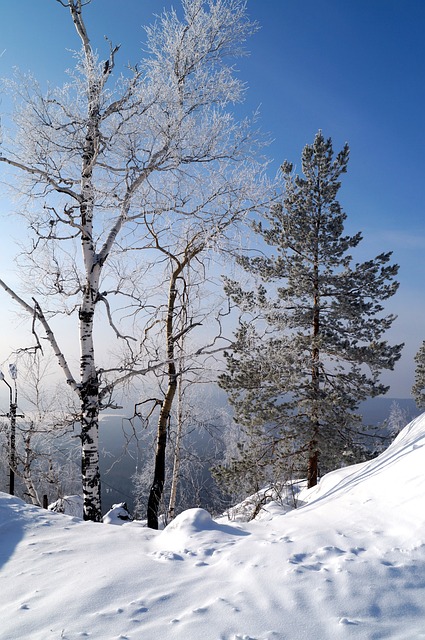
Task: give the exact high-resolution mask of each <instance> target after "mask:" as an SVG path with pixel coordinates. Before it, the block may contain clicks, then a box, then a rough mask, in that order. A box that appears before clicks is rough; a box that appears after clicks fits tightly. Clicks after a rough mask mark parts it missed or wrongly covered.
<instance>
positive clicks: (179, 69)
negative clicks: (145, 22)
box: [0, 0, 261, 521]
mask: <svg viewBox="0 0 425 640" xmlns="http://www.w3.org/2000/svg"><path fill="white" fill-rule="evenodd" d="M57 2H58V3H59V4H60V5H62V6H63V7H65V8H67V9H68V10H69V12H70V15H71V18H72V21H73V24H74V26H75V29H76V31H77V34H78V36H79V38H80V41H81V45H82V46H81V50H80V51H79V52H78V53H76V54H75V58H76V66H75V69H74V71H72V72H70V73H69V78H68V80H67V82H66V83H65V84H64V85H63V86H62V87H58V88H49V89H48V90H47V91H43V90H42V88H41V87H40V85H39V84H38V83H37V82H36V80H35V79H34V78H33V77H32V76H31V75H24V76H20V77H18V78H16V79H15V80H11V81H8V82H6V83H5V88H6V89H8V90H9V91H10V92H11V93H12V95H13V96H14V98H15V101H16V108H15V113H14V121H15V122H14V126H13V128H12V130H11V131H12V133H11V135H9V137H8V136H7V132H6V131H4V132H3V143H2V147H1V150H0V151H1V155H0V162H1V163H3V164H4V165H8V166H9V167H11V168H12V169H13V170H15V173H16V174H17V175H18V176H19V178H20V182H19V189H20V191H21V193H22V194H23V196H25V198H26V206H24V203H23V204H22V214H23V215H24V216H25V217H26V219H27V220H28V223H29V227H30V229H31V232H32V237H31V242H30V247H29V248H28V250H27V251H26V254H25V255H23V256H21V271H22V273H23V275H24V277H25V285H26V289H27V292H28V291H29V292H30V293H29V295H30V297H28V298H27V297H26V295H25V293H23V294H21V293H19V292H17V291H15V290H13V289H12V288H11V287H9V286H8V284H7V283H6V282H4V281H3V280H0V285H1V286H2V288H3V289H4V290H5V291H6V292H7V293H8V294H9V295H10V296H11V297H12V298H13V299H14V301H15V302H17V303H18V305H20V306H21V307H22V308H23V309H24V310H25V311H26V312H27V313H28V314H29V315H30V316H31V317H32V321H33V329H34V336H35V340H36V342H37V345H38V346H41V337H42V336H43V335H44V337H45V338H46V339H47V341H48V342H49V343H50V345H51V347H52V349H53V351H54V353H55V355H56V358H57V360H58V362H59V365H60V367H61V368H62V370H63V372H64V374H65V377H66V381H67V384H68V385H69V387H70V388H71V389H72V390H73V391H74V392H75V394H76V397H77V398H78V402H79V407H80V409H79V421H80V424H81V443H82V480H83V495H84V517H85V519H89V520H94V521H100V519H101V504H100V477H99V447H98V426H99V412H100V411H101V410H102V409H104V408H105V407H111V406H114V401H113V393H114V390H115V389H116V388H117V386H119V385H123V384H125V383H126V382H128V381H129V380H130V379H132V378H134V377H135V376H138V375H142V374H144V373H146V372H147V371H150V370H152V368H155V367H158V366H160V363H158V362H156V361H149V360H148V357H147V354H146V351H145V349H144V344H143V340H141V335H142V331H141V324H142V323H141V322H140V319H141V318H143V319H144V320H146V316H147V315H148V313H149V304H150V302H149V301H148V300H147V293H146V290H147V281H146V273H147V272H148V266H149V255H150V254H149V247H151V248H152V238H151V237H150V236H149V233H148V231H147V229H146V222H148V223H149V221H150V220H152V219H153V218H157V217H158V215H162V214H164V217H165V218H166V217H167V215H168V227H169V228H171V227H172V225H173V219H174V217H175V216H178V217H180V218H182V217H183V218H184V217H185V216H187V217H189V216H191V217H196V218H198V219H199V220H200V221H201V220H202V221H203V223H204V225H206V226H208V225H210V226H211V225H213V226H214V225H218V224H220V223H221V222H220V221H221V216H222V207H223V206H226V207H228V209H227V211H228V214H229V215H230V216H235V214H236V213H237V214H238V215H242V214H243V210H244V208H245V209H246V208H249V207H252V206H253V202H254V201H255V197H256V192H255V189H253V186H252V185H253V184H254V183H255V181H256V179H257V178H258V175H259V172H260V170H261V168H260V165H259V164H258V163H257V161H256V159H255V158H256V156H257V154H258V144H257V140H256V134H255V133H253V130H252V125H251V123H250V122H248V121H244V122H237V121H236V120H235V119H234V117H233V116H232V113H231V110H230V108H229V107H230V106H231V105H232V104H233V103H236V102H239V101H241V99H242V97H243V92H244V87H243V83H242V82H241V81H240V80H239V79H238V78H237V77H235V73H234V69H233V67H232V66H231V65H232V64H233V60H234V59H235V57H236V56H240V55H243V53H244V42H245V40H246V38H247V37H248V36H249V35H250V34H251V33H252V32H253V31H254V30H255V29H256V25H255V24H253V23H252V22H250V20H249V19H248V17H247V15H246V9H245V3H244V2H243V1H242V0H208V1H204V0H182V9H183V11H182V15H183V17H182V18H181V19H180V18H179V17H178V15H177V13H176V12H175V11H174V10H173V9H171V10H170V11H168V12H164V13H163V14H162V15H161V16H159V17H158V19H157V20H156V22H155V23H154V24H153V26H150V27H147V28H146V50H147V54H146V57H145V59H144V60H143V61H142V62H141V64H139V65H138V66H136V67H134V68H130V69H126V70H125V71H124V73H122V74H121V75H118V76H117V77H114V76H115V73H116V68H115V67H116V59H117V54H118V51H119V47H118V46H114V45H113V44H112V43H110V42H109V41H107V42H108V44H109V52H108V55H107V56H106V58H105V59H101V58H100V57H99V56H98V54H97V53H96V48H95V47H94V46H93V45H92V42H91V40H90V37H89V34H88V32H87V29H86V24H85V21H84V15H83V14H84V5H85V4H87V2H83V1H82V0H57ZM52 7H53V5H52ZM213 177H214V179H213ZM170 185H172V186H171V189H172V196H173V200H172V201H173V207H172V211H170V197H169V194H170V191H169V189H170ZM198 188H199V194H200V195H194V194H196V193H197V189H198ZM176 194H178V196H179V198H178V199H177V200H176V198H175V196H176ZM257 195H258V194H257ZM242 196H243V197H242ZM194 198H195V200H194ZM235 203H236V204H235ZM167 212H168V213H167ZM217 213H218V214H219V215H218V216H217V215H216V214H217ZM163 228H164V230H165V229H166V228H167V227H166V225H164V227H163ZM139 248H144V249H146V250H147V252H145V253H144V254H143V256H144V258H143V260H144V261H142V262H141V259H140V258H137V259H135V258H132V256H134V255H135V254H134V253H131V252H132V251H133V250H135V249H139ZM101 310H103V314H102V311H101ZM65 317H70V318H71V320H72V318H74V317H75V318H76V321H77V323H78V337H79V354H80V355H79V372H78V374H77V373H76V372H75V371H73V367H72V365H71V362H72V361H71V356H72V353H73V352H72V350H71V351H70V352H69V353H68V354H67V353H66V350H65V349H64V348H63V347H62V346H61V343H62V340H61V338H60V331H58V326H60V321H61V319H63V318H65ZM102 318H105V319H106V320H107V321H108V322H109V327H110V329H111V330H112V334H113V336H114V337H115V338H116V339H117V341H118V342H120V343H122V344H123V346H124V357H117V358H115V359H114V361H113V363H112V364H111V363H110V362H109V360H107V358H106V354H105V353H102V352H101V351H100V350H99V348H98V345H97V344H95V339H96V336H97V335H98V334H99V327H100V324H101V321H102ZM109 341H110V338H109ZM169 360H170V359H169ZM162 365H163V363H162ZM162 365H161V366H162ZM169 366H172V364H171V363H169Z"/></svg>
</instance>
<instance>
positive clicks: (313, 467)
mask: <svg viewBox="0 0 425 640" xmlns="http://www.w3.org/2000/svg"><path fill="white" fill-rule="evenodd" d="M319 229H320V208H319V215H318V219H317V223H316V230H315V231H316V247H315V256H314V265H313V326H312V352H311V356H312V357H311V359H312V367H311V388H312V403H313V406H312V411H311V427H310V429H311V436H310V442H309V458H308V464H307V488H308V489H310V488H311V487H315V486H316V484H317V477H318V464H319V451H318V436H319V431H320V421H319V406H318V405H319V401H320V377H319V365H320V350H319V346H318V338H319V333H320V296H319V255H318V246H319Z"/></svg>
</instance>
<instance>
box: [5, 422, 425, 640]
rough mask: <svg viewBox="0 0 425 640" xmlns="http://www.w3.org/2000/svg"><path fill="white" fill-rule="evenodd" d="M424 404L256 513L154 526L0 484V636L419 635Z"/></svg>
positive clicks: (210, 639) (266, 638)
mask: <svg viewBox="0 0 425 640" xmlns="http://www.w3.org/2000/svg"><path fill="white" fill-rule="evenodd" d="M424 444H425V415H423V416H420V417H419V418H417V419H415V420H414V421H413V422H411V423H410V424H409V425H407V427H406V428H405V429H404V430H403V431H402V432H401V433H400V435H399V436H398V437H397V439H396V440H395V441H394V443H393V444H392V445H391V446H390V447H389V448H388V449H387V450H386V451H385V452H384V453H383V454H382V455H380V456H379V457H378V458H376V459H375V460H373V461H370V462H367V463H364V464H360V465H356V466H353V467H347V468H345V469H343V470H339V471H335V472H333V473H331V474H328V475H327V476H325V477H324V478H323V479H322V481H321V482H320V485H319V486H318V487H316V488H314V489H313V490H310V491H304V492H303V493H302V494H301V495H300V499H301V500H302V501H303V503H304V505H303V506H302V507H301V508H299V509H297V510H296V511H291V512H290V513H287V514H284V513H283V509H281V508H280V507H279V506H278V505H276V504H271V505H270V507H268V510H267V511H265V512H263V513H262V514H261V518H260V519H259V520H258V521H254V522H251V523H244V524H241V523H232V522H229V521H227V520H226V519H225V518H221V519H220V520H218V521H213V520H212V519H211V518H210V516H209V514H208V513H207V512H205V511H203V510H200V509H192V510H189V511H186V512H184V513H183V514H181V515H180V516H179V517H178V518H177V519H176V520H175V521H174V522H173V523H172V524H171V525H169V526H168V527H167V528H166V529H164V531H161V532H154V531H150V530H147V529H144V528H143V527H141V525H140V524H137V523H129V524H125V525H123V526H121V527H118V526H113V525H106V524H103V525H101V524H93V523H84V522H82V521H80V520H78V519H77V518H72V517H69V516H63V515H60V514H55V513H51V512H47V511H43V510H41V509H38V508H36V507H32V506H29V505H25V504H24V503H22V502H21V501H19V500H18V499H16V498H13V497H10V496H8V495H6V494H0V539H1V547H0V580H1V587H0V589H1V593H2V598H1V601H0V620H1V628H0V637H1V638H2V640H18V639H19V640H21V639H23V638H25V639H26V640H27V639H28V640H48V639H49V638H52V639H55V640H59V639H65V640H76V639H77V638H78V639H81V638H96V639H98V640H112V639H114V640H116V639H118V638H120V639H122V640H124V639H128V640H139V639H142V638H143V640H157V639H158V638H164V639H167V640H173V639H175V640H200V638H202V639H203V640H219V639H220V640H301V639H306V640H307V639H311V638H313V637H314V638H317V639H319V640H328V639H329V640H334V639H336V638H341V639H344V640H345V639H347V638H358V639H360V638H361V640H367V639H370V640H372V639H377V638H391V639H398V640H413V639H415V640H417V639H419V638H425V599H424V597H423V593H424V588H425V511H424V509H423V503H424V494H425V479H424V471H423V470H424V468H425V447H424Z"/></svg>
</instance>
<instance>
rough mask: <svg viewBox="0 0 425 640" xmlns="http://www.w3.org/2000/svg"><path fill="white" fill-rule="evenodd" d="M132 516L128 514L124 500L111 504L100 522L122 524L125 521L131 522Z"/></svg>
mask: <svg viewBox="0 0 425 640" xmlns="http://www.w3.org/2000/svg"><path fill="white" fill-rule="evenodd" d="M132 520H133V518H132V517H131V515H130V512H129V510H128V508H127V505H126V503H125V502H120V503H119V504H113V505H112V507H111V509H109V511H108V512H107V513H105V515H104V516H103V518H102V522H103V523H104V524H118V525H122V524H125V523H126V522H131V521H132Z"/></svg>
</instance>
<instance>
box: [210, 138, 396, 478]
mask: <svg viewBox="0 0 425 640" xmlns="http://www.w3.org/2000/svg"><path fill="white" fill-rule="evenodd" d="M348 158H349V147H348V145H345V146H344V148H343V149H342V151H340V152H339V153H338V154H337V155H336V157H334V153H333V148H332V141H331V139H328V140H325V138H324V137H323V135H322V133H321V132H320V131H319V133H318V134H317V135H316V137H315V140H314V143H313V144H312V145H307V146H306V147H305V148H304V150H303V153H302V172H303V175H302V176H299V175H294V174H293V165H292V164H291V163H289V162H287V161H286V162H284V163H283V165H282V174H283V179H284V186H285V192H284V197H283V201H282V204H281V205H280V204H279V205H276V206H274V207H273V208H272V209H271V210H270V211H269V212H268V213H267V214H266V216H265V223H263V222H262V221H260V222H256V223H254V225H253V226H254V229H255V231H256V233H257V234H258V235H259V236H260V237H261V238H262V239H263V240H264V241H265V242H266V243H267V244H268V245H270V246H271V247H273V248H274V250H275V251H276V254H275V255H271V256H260V257H254V258H252V257H247V256H241V257H240V259H239V262H240V264H241V265H242V266H243V268H244V269H245V270H246V271H247V272H249V273H250V274H252V275H254V276H255V277H256V278H257V279H258V278H259V279H260V280H261V281H262V283H263V284H261V285H260V286H259V287H257V290H256V291H244V290H243V289H242V287H241V286H240V284H239V283H237V282H234V281H231V280H228V279H227V280H226V289H227V292H228V294H229V295H230V296H231V298H232V299H233V301H234V302H235V303H236V304H237V305H238V306H239V308H240V310H241V312H242V314H241V317H242V320H241V321H240V325H239V328H238V331H237V335H236V341H235V345H234V349H233V351H232V352H231V353H227V354H226V357H227V372H226V373H225V374H223V375H222V376H221V380H220V384H221V386H222V387H223V388H224V389H226V390H227V391H228V393H229V398H230V402H231V404H232V405H233V407H234V411H235V419H236V421H237V422H240V423H241V425H242V427H243V429H244V431H245V434H246V443H245V444H242V445H241V449H242V450H243V449H244V450H245V453H247V452H249V453H250V455H251V457H252V453H253V450H254V448H255V449H256V455H257V456H259V458H262V459H263V461H264V462H265V460H268V461H269V462H270V464H271V466H272V468H273V471H274V473H275V474H276V473H281V470H282V468H285V467H287V466H288V465H289V461H290V460H292V459H293V458H294V456H295V458H296V460H297V461H298V462H301V464H302V465H303V467H304V474H305V471H306V472H307V481H308V486H309V487H312V486H314V485H315V484H316V483H317V478H318V474H319V463H320V469H321V471H325V470H329V469H330V468H335V466H337V464H338V462H339V461H340V460H341V457H342V455H343V452H344V450H345V449H347V447H350V448H352V446H353V434H354V433H355V430H356V429H355V427H356V424H358V423H359V421H360V420H361V418H360V417H359V416H358V415H356V410H357V408H358V405H359V403H360V402H361V401H363V400H365V399H366V398H368V397H374V396H377V395H380V394H383V393H385V392H386V391H387V387H386V386H385V385H383V384H382V383H381V382H380V381H379V377H380V373H381V371H382V369H392V368H393V367H394V364H395V362H396V361H397V360H398V358H399V357H400V353H401V349H402V346H403V345H402V344H396V345H393V346H391V345H389V344H388V343H387V341H386V340H384V339H383V334H384V333H385V331H387V330H388V329H389V328H390V326H391V324H392V323H393V321H394V319H395V316H393V315H387V316H385V315H383V313H382V312H383V311H384V308H383V306H382V304H381V303H382V301H385V300H387V299H388V298H390V297H391V296H393V295H394V293H395V292H396V290H397V288H398V283H397V282H396V281H395V280H394V278H395V277H396V275H397V271H398V266H397V265H394V264H389V261H390V257H391V253H381V254H380V255H378V256H377V257H376V258H374V259H372V260H368V261H366V262H358V263H354V262H353V258H352V256H351V255H350V253H349V252H350V250H352V249H354V248H356V247H357V246H358V244H359V243H360V242H361V240H362V236H361V234H360V233H357V234H355V235H353V236H349V235H345V234H344V222H345V220H346V214H345V213H344V212H343V210H342V208H341V206H340V204H339V202H338V200H337V199H336V197H337V194H338V190H339V188H340V184H341V183H340V176H341V175H342V174H343V173H345V172H346V170H347V164H348ZM273 285H275V297H273V296H272V294H271V289H273ZM244 317H245V319H243V318H244ZM254 443H255V445H254ZM243 459H244V455H243V451H242V452H241V457H240V458H239V460H236V459H235V460H233V462H232V464H233V467H234V468H235V465H237V464H242V461H243ZM245 459H246V457H245ZM336 460H338V462H336ZM231 466H232V465H230V466H229V467H228V468H227V471H229V469H230V468H231ZM265 481H267V478H266V477H265Z"/></svg>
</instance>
